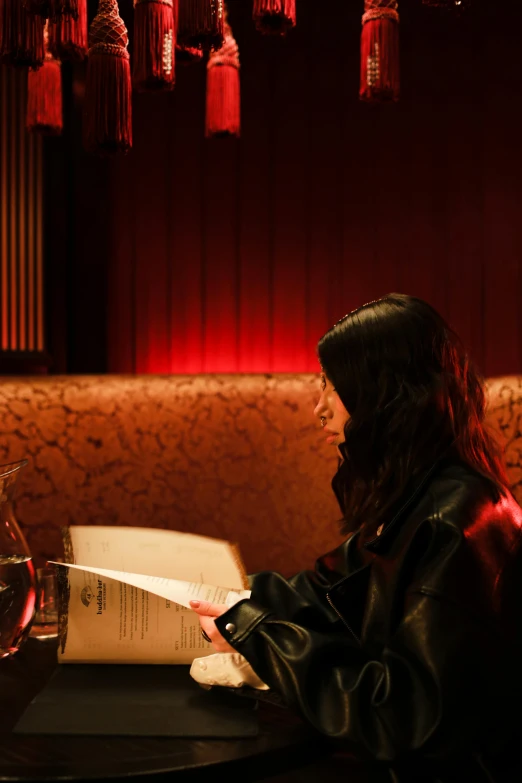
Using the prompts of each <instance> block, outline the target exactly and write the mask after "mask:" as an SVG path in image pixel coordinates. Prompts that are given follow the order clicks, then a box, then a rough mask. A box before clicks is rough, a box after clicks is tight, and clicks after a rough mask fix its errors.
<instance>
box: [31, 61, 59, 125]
mask: <svg viewBox="0 0 522 783" xmlns="http://www.w3.org/2000/svg"><path fill="white" fill-rule="evenodd" d="M26 126H27V130H29V131H36V132H38V133H45V134H48V135H51V136H59V135H60V133H61V132H62V128H63V111H62V67H61V64H60V62H59V61H58V60H55V59H54V58H53V56H52V54H51V53H50V52H48V53H47V54H46V56H45V62H44V64H43V66H42V67H41V68H39V69H38V70H37V71H29V73H28V75H27V115H26Z"/></svg>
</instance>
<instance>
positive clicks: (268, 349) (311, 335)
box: [107, 0, 522, 375]
mask: <svg viewBox="0 0 522 783" xmlns="http://www.w3.org/2000/svg"><path fill="white" fill-rule="evenodd" d="M361 5H362V3H353V2H346V0H328V2H308V0H301V2H298V15H299V18H298V27H297V29H296V30H294V31H293V32H292V33H291V34H290V35H289V36H288V37H287V39H286V40H273V39H270V38H265V37H262V36H261V35H260V34H259V33H257V32H256V31H255V29H254V26H253V24H252V22H251V19H250V10H251V3H250V2H246V1H245V0H232V2H230V1H229V7H230V19H231V23H232V27H233V30H234V33H235V36H236V38H237V40H238V43H239V47H240V52H241V65H242V70H241V84H242V123H243V128H242V138H241V140H240V141H239V142H238V141H235V140H228V139H225V140H210V141H209V140H205V139H204V136H203V130H204V100H205V67H204V65H196V66H191V67H188V68H185V69H182V68H181V67H180V68H178V73H177V86H176V89H175V91H174V93H173V94H167V95H145V96H143V95H142V96H136V97H135V101H134V134H135V139H134V149H133V151H132V152H131V154H130V155H129V156H128V157H127V158H124V159H120V160H118V161H116V162H115V163H114V164H112V165H111V168H110V190H109V193H110V204H111V213H110V220H109V221H108V226H109V228H108V233H109V237H108V242H109V258H110V270H109V283H108V314H109V315H108V322H107V349H108V369H109V371H111V372H134V371H136V372H145V373H146V372H181V373H184V372H215V371H216V372H217V371H232V372H235V371H239V372H249V371H306V370H315V369H316V368H317V365H316V360H315V343H316V341H317V338H318V337H319V336H320V335H321V334H322V333H323V332H324V331H325V330H326V329H327V328H328V326H330V325H331V324H332V323H333V322H334V321H336V320H337V319H338V318H340V317H341V316H342V315H343V314H344V313H346V312H347V311H349V310H350V309H352V308H354V307H356V306H357V305H360V304H362V303H364V302H365V301H368V300H370V299H374V298H376V297H378V296H380V295H382V294H385V293H386V292H388V291H392V290H394V291H401V292H406V293H411V294H415V295H417V296H421V297H424V298H426V299H427V300H428V301H430V302H431V303H432V304H433V305H434V306H435V307H437V308H438V309H440V310H441V312H442V313H443V314H444V315H445V316H446V317H447V318H448V319H449V320H450V321H451V323H452V324H453V325H454V326H455V328H456V329H457V330H458V331H459V332H460V334H461V336H462V337H463V338H464V340H465V341H466V342H467V343H468V344H469V346H470V348H471V350H472V352H473V354H474V356H475V358H476V359H477V361H478V362H479V364H480V365H481V367H482V369H483V371H484V372H485V373H486V374H487V375H495V374H500V373H511V372H518V371H522V328H521V327H522V322H521V308H520V306H519V304H520V292H521V273H522V261H521V254H520V250H521V244H522V228H521V227H522V220H521V214H522V204H521V195H522V192H521V191H522V188H521V173H522V109H521V106H522V60H521V58H520V55H519V46H520V45H519V35H520V29H522V28H521V22H522V13H521V11H520V10H518V9H516V6H515V5H514V4H513V6H512V7H511V3H507V4H506V3H503V4H496V3H495V4H491V3H489V4H485V5H489V6H491V5H495V8H489V10H485V9H481V8H479V4H478V3H476V4H475V10H474V11H472V12H471V13H470V14H469V15H468V17H467V19H464V20H462V21H460V22H459V21H456V20H455V19H454V17H453V16H452V15H446V14H442V15H441V14H439V15H437V14H435V13H434V12H429V11H428V10H426V9H425V8H423V7H422V6H421V4H420V0H409V1H408V0H403V2H402V4H401V7H402V19H403V21H402V28H401V35H402V41H401V47H402V90H403V94H402V100H401V101H400V103H399V104H398V105H392V106H368V105H364V104H361V103H359V102H358V100H357V89H358V68H359V62H358V56H359V54H358V49H359V33H360V11H361V9H360V8H359V6H361ZM497 5H498V8H497V7H496V6H497Z"/></svg>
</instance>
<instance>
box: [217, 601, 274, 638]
mask: <svg viewBox="0 0 522 783" xmlns="http://www.w3.org/2000/svg"><path fill="white" fill-rule="evenodd" d="M271 614H272V612H269V611H268V610H267V609H265V608H264V607H262V606H260V605H259V604H256V602H255V601H252V600H251V599H250V598H245V599H243V600H242V601H238V603H237V604H234V606H232V607H231V608H230V609H229V610H228V611H227V612H224V613H223V614H222V615H220V616H219V617H216V618H215V620H214V622H215V623H216V627H217V629H218V631H219V633H220V634H221V636H223V638H224V639H226V641H227V642H228V643H229V644H230V645H231V646H232V647H237V646H238V645H240V644H241V642H242V641H244V640H245V639H247V638H248V636H250V634H251V633H252V631H253V630H254V629H255V628H256V626H258V625H259V623H261V622H263V620H264V619H265V618H266V617H269V616H270V615H271Z"/></svg>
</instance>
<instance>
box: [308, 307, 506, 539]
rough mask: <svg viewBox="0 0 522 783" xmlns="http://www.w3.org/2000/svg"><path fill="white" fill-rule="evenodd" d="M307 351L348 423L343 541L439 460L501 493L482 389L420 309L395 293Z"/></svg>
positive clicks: (428, 310)
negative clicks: (457, 463) (454, 461)
mask: <svg viewBox="0 0 522 783" xmlns="http://www.w3.org/2000/svg"><path fill="white" fill-rule="evenodd" d="M317 352H318V356H319V361H320V363H321V366H322V368H323V371H324V372H325V374H326V376H327V377H328V379H329V380H330V382H331V383H332V384H333V386H334V388H335V390H336V391H337V393H338V394H339V397H340V398H341V401H342V403H343V404H344V406H345V408H346V409H347V411H348V413H349V414H350V419H349V421H348V423H347V424H346V427H345V433H344V434H345V442H344V443H343V444H341V446H340V451H341V454H342V457H343V463H342V466H341V470H340V473H339V475H342V478H343V482H342V484H343V492H344V497H343V503H342V505H344V522H343V526H344V530H343V532H345V533H346V532H351V531H353V530H356V529H358V528H359V527H360V526H361V525H362V524H365V525H367V526H368V527H369V528H370V529H373V528H374V527H375V528H376V527H378V525H379V524H380V523H381V522H383V521H384V520H385V519H387V518H388V517H389V514H390V511H391V510H392V509H393V507H394V506H395V504H396V503H397V501H398V500H399V498H400V497H401V495H402V494H403V493H404V491H405V489H406V488H407V486H408V484H409V483H410V482H411V481H412V480H414V479H415V477H416V476H420V475H422V474H423V473H425V472H426V471H427V470H428V469H429V468H430V467H431V466H432V465H433V464H434V463H435V462H436V461H437V460H438V459H439V458H441V457H443V456H444V455H445V454H446V453H452V454H453V455H454V456H456V457H458V458H460V459H461V460H462V461H463V462H465V463H467V464H468V465H469V466H471V467H472V468H473V469H474V470H476V471H478V472H479V473H481V474H482V475H483V476H485V477H486V478H487V479H488V480H489V481H490V483H491V486H492V488H494V489H495V490H496V491H497V493H498V492H500V493H502V492H503V490H504V488H505V487H506V486H507V479H506V475H505V471H504V467H503V462H502V458H501V453H500V449H499V447H498V445H497V444H496V442H495V440H494V438H493V437H492V436H491V435H490V434H489V433H488V432H487V430H486V428H485V425H484V415H485V406H486V402H485V393H484V385H483V381H482V379H481V378H480V377H479V375H478V373H477V371H476V369H475V368H474V366H473V364H472V362H471V361H470V359H469V356H468V354H467V352H466V351H465V349H464V347H463V346H462V343H461V342H460V340H459V338H458V337H457V335H456V334H455V332H454V331H453V330H452V329H451V328H450V327H449V326H448V324H447V323H446V322H445V321H444V319H443V318H442V317H441V316H440V315H439V314H438V313H437V312H436V311H435V310H434V309H433V308H432V307H431V306H430V305H429V304H427V303H426V302H423V301H422V300H421V299H417V298H415V297H413V296H406V295H403V294H389V295H388V296H385V297H383V298H382V299H379V300H377V301H374V302H370V303H368V304H365V305H363V307H360V308H359V309H357V310H354V311H353V312H352V313H350V314H349V315H346V316H345V317H344V318H342V319H341V320H340V321H339V322H338V323H337V324H335V326H333V327H332V328H331V329H330V330H329V331H328V332H327V333H326V334H325V335H324V337H322V338H321V340H320V341H319V344H318V346H317Z"/></svg>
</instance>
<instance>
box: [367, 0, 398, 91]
mask: <svg viewBox="0 0 522 783" xmlns="http://www.w3.org/2000/svg"><path fill="white" fill-rule="evenodd" d="M378 1H379V0H366V8H367V11H366V13H365V14H364V16H363V18H362V23H363V27H362V34H361V85H360V90H359V97H360V99H361V100H363V101H375V102H378V101H397V100H398V99H399V94H400V64H399V56H400V55H399V14H398V11H397V2H396V0H381V2H383V3H385V4H386V5H380V6H378V5H376V2H378Z"/></svg>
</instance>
